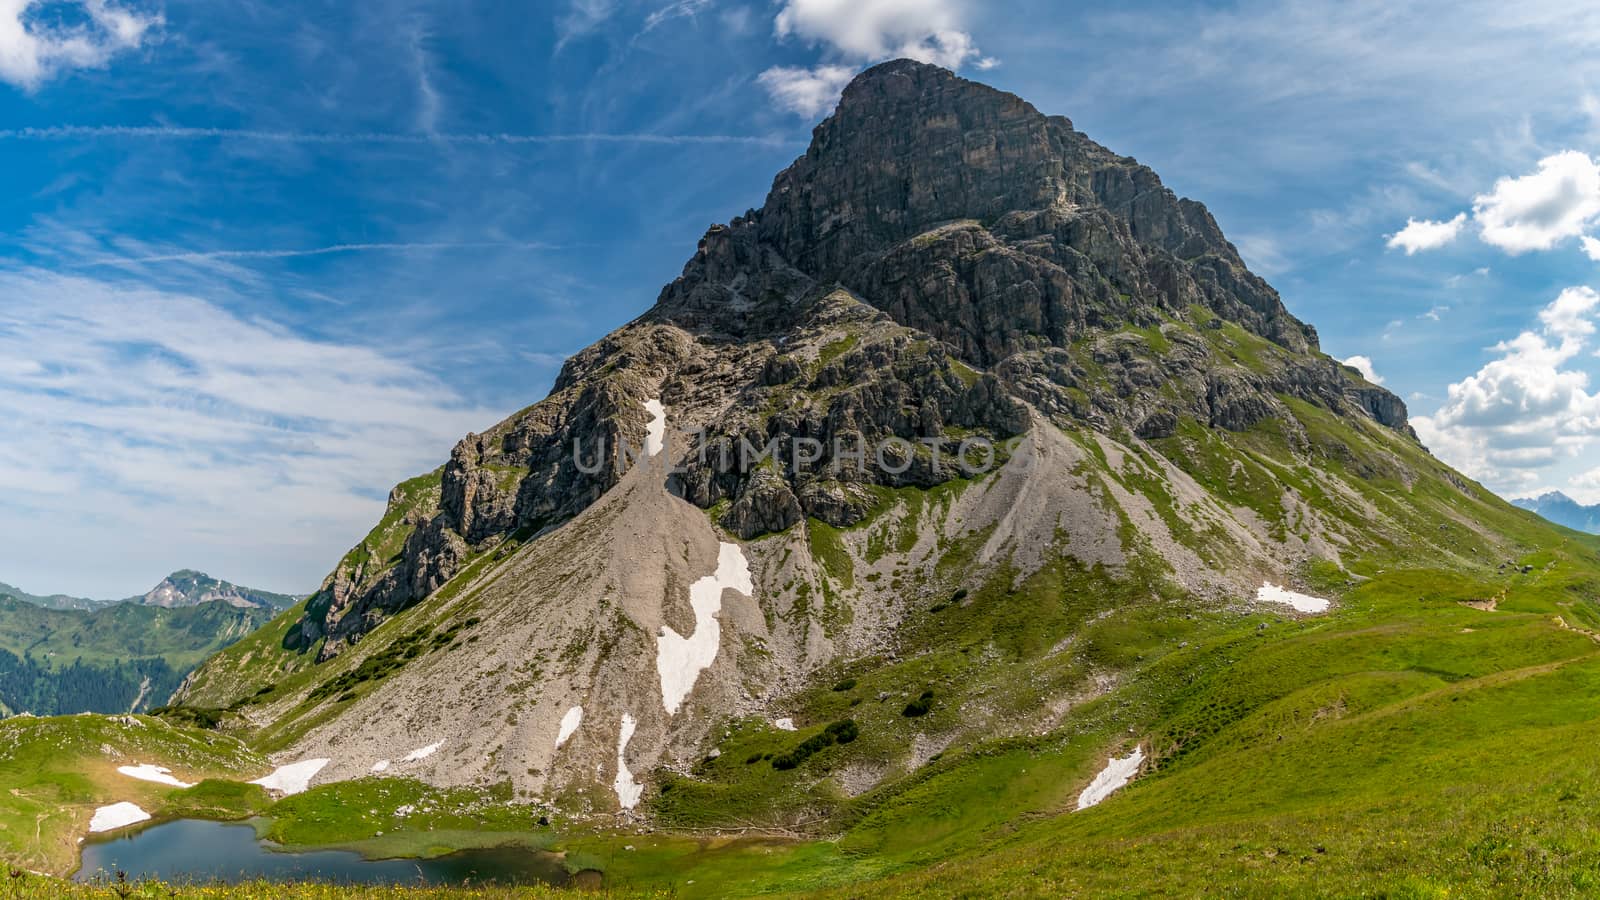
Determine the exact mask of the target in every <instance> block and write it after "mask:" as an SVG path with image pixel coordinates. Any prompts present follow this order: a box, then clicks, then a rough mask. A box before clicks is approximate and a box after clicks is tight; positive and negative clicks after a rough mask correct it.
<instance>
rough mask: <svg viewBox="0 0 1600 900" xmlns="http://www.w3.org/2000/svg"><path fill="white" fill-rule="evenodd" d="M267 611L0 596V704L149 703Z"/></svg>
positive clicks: (26, 707) (161, 699) (81, 706)
mask: <svg viewBox="0 0 1600 900" xmlns="http://www.w3.org/2000/svg"><path fill="white" fill-rule="evenodd" d="M270 615H271V612H270V611H268V610H263V609H241V608H238V607H234V606H231V605H229V604H227V603H221V602H217V603H203V604H200V605H198V606H190V607H183V608H179V609H163V608H160V607H150V606H141V605H137V604H132V603H118V604H113V605H111V606H105V607H101V608H98V609H94V610H58V609H46V608H43V607H40V606H36V605H34V604H32V603H28V602H25V601H22V600H18V599H16V598H13V597H7V596H0V703H3V704H4V705H5V708H6V709H7V710H9V711H12V712H31V713H34V714H37V715H57V714H70V713H75V712H127V711H130V710H133V709H135V708H136V707H137V708H138V709H140V710H144V709H150V708H152V707H155V706H159V705H161V704H162V703H165V702H166V701H167V698H168V697H170V696H171V695H172V692H173V691H174V690H176V689H177V687H178V685H179V683H180V682H181V681H182V680H183V677H184V675H185V674H186V673H188V672H189V671H190V670H191V669H193V668H194V667H195V666H197V665H199V664H200V662H201V661H202V660H204V659H206V658H207V657H209V656H210V655H211V654H213V653H215V652H217V651H218V650H220V649H222V648H224V647H226V646H228V645H229V644H231V643H233V642H234V641H236V640H238V639H240V638H241V637H244V636H245V635H247V634H249V633H250V632H252V631H254V630H255V629H256V628H257V627H258V626H259V625H260V624H261V623H262V622H264V621H266V619H267V618H268V617H269V616H270Z"/></svg>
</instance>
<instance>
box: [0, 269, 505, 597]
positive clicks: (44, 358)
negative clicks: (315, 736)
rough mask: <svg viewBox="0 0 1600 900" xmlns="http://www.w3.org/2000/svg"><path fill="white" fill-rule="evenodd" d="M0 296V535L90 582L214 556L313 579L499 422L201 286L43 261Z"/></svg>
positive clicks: (380, 362) (247, 572)
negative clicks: (404, 493) (236, 308)
mask: <svg viewBox="0 0 1600 900" xmlns="http://www.w3.org/2000/svg"><path fill="white" fill-rule="evenodd" d="M0 293H3V294H4V296H5V297H6V298H7V302H6V304H5V305H4V307H3V308H0V359H4V360H5V361H6V363H5V365H3V366H0V419H3V420H4V421H5V422H6V423H7V427H6V428H5V429H4V430H3V431H0V492H3V494H4V500H3V501H0V508H4V509H5V510H6V514H5V515H0V540H3V541H4V542H5V545H6V546H7V547H8V550H9V551H10V552H13V553H15V554H17V556H18V558H19V559H30V560H35V561H36V562H35V564H36V565H38V566H42V567H43V568H44V569H46V570H48V569H50V568H52V567H53V568H54V569H55V570H56V571H59V572H68V571H72V572H75V573H77V575H75V577H77V578H80V579H83V580H81V581H79V582H78V583H79V584H80V585H82V587H81V588H80V589H88V588H93V587H95V586H100V587H101V588H102V592H103V593H106V594H107V595H110V596H115V595H116V594H115V591H116V590H124V588H125V584H124V582H125V581H126V579H127V577H128V576H127V574H126V573H127V572H130V571H133V572H143V573H145V574H146V575H147V576H149V575H153V576H154V577H159V575H160V573H161V572H163V571H165V570H166V569H171V568H174V567H181V566H186V565H205V566H211V567H215V568H218V569H220V570H223V571H227V572H228V573H230V577H234V578H238V579H241V580H246V581H250V582H252V583H261V584H265V585H268V586H273V587H280V588H283V589H285V590H296V591H304V590H307V589H309V588H310V587H313V586H314V585H309V584H306V583H304V581H305V579H306V578H307V577H308V576H307V575H306V573H308V572H316V571H320V570H322V569H325V568H326V567H327V566H328V565H330V564H331V562H332V561H333V558H334V557H336V556H337V555H338V553H339V552H341V551H340V549H339V548H342V547H344V546H346V545H348V544H349V543H351V542H352V540H353V539H354V538H356V537H358V536H359V535H360V534H362V533H363V532H364V530H365V529H366V528H367V527H369V526H370V524H371V522H372V521H375V517H376V516H377V515H378V514H379V512H380V511H381V507H382V500H381V496H382V492H383V491H384V490H385V489H386V487H387V485H389V484H392V483H394V482H396V481H398V480H400V479H401V478H404V477H408V476H410V475H414V474H417V473H419V472H422V471H426V470H428V469H431V468H432V467H434V466H435V465H437V464H438V462H439V461H440V460H441V459H443V458H445V456H446V455H447V454H448V451H449V448H450V446H451V445H452V444H453V443H454V442H455V441H456V440H457V439H458V438H459V437H460V435H462V434H465V433H467V432H468V431H471V430H474V429H481V428H483V427H484V426H486V425H488V424H490V423H492V422H494V421H495V420H496V419H497V418H499V413H498V412H497V411H494V410H489V409H484V408H481V407H478V406H476V405H474V404H472V403H470V402H469V401H467V400H465V399H464V398H463V397H462V396H461V395H460V394H458V393H457V392H456V391H455V390H453V389H452V388H450V387H448V386H446V385H445V384H444V383H443V382H441V381H440V380H439V379H438V378H437V377H435V376H434V375H432V374H431V373H430V372H428V371H427V370H425V369H423V368H421V367H420V366H418V365H417V364H416V363H414V362H412V361H411V360H410V359H409V358H407V357H403V356H396V355H390V354H389V353H386V352H384V351H382V350H379V349H377V348H376V347H373V346H367V345H363V344H361V343H358V342H354V341H349V340H345V341H329V340H313V339H309V338H306V337H304V336H302V335H300V334H298V333H296V332H295V331H293V330H291V329H289V328H287V327H285V326H282V325H279V324H276V323H274V322H272V321H269V320H266V319H261V318H253V317H246V316H241V315H239V314H238V313H235V312H232V311H230V310H229V309H227V308H225V307H223V306H220V305H218V304H217V303H215V302H212V301H210V300H206V299H201V298H199V297H196V296H190V295H186V294H181V293H173V292H169V291H161V290H155V289H150V288H147V287H140V286H134V285H127V284H122V283H117V282H111V281H106V280H101V279H94V278H86V277H76V276H64V275H60V274H55V273H49V272H44V271H38V270H10V271H0ZM39 522H45V523H49V527H47V528H41V527H39V526H38V524H37V523H39ZM66 535H71V538H70V539H64V536H66ZM74 547H94V548H95V559H94V565H93V567H92V568H94V569H95V571H94V572H93V573H85V572H84V562H83V560H82V559H81V558H80V559H78V560H77V561H76V562H74V561H73V560H72V556H73V555H74V553H75V552H76V551H74V550H73V548H74ZM174 548H181V549H179V550H176V551H175V549H174ZM177 554H181V555H182V556H183V557H184V558H182V559H180V558H178V555H177ZM102 567H103V568H104V569H105V570H107V572H102V571H101V569H102ZM108 572H114V573H116V574H115V575H111V574H108ZM311 577H315V576H311ZM97 578H98V579H101V580H98V581H97V580H96V579H97Z"/></svg>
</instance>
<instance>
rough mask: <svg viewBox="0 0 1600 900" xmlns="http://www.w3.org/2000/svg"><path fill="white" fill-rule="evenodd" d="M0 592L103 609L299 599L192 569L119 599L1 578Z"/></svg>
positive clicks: (263, 604)
mask: <svg viewBox="0 0 1600 900" xmlns="http://www.w3.org/2000/svg"><path fill="white" fill-rule="evenodd" d="M0 596H8V597H13V598H15V599H17V600H21V601H22V602H24V603H31V604H33V605H34V606H42V607H44V608H45V609H84V610H88V609H104V608H105V607H107V606H111V605H113V604H116V603H137V604H139V605H141V606H163V607H166V608H168V609H175V608H178V607H182V606H198V605H200V604H202V603H210V602H212V601H214V600H220V601H222V602H224V603H227V604H228V605H229V606H235V607H239V608H241V609H271V610H284V609H288V608H289V607H291V606H293V605H295V604H296V603H298V602H299V601H300V598H299V597H292V596H290V595H288V594H275V593H273V592H272V591H263V590H258V589H256V588H251V587H243V586H241V585H237V584H233V583H232V582H228V581H223V580H221V579H219V578H212V577H211V576H210V575H207V574H206V573H204V572H200V571H197V570H194V569H180V570H178V571H176V572H173V573H172V574H171V575H168V576H167V577H166V578H163V579H162V580H161V583H160V584H158V585H156V586H155V587H153V588H151V589H150V590H148V591H146V592H145V593H143V594H136V595H134V596H132V597H126V598H124V599H122V600H91V599H89V598H87V597H73V596H70V595H68V594H48V595H41V594H30V593H28V592H27V591H24V590H23V589H21V588H19V587H13V586H12V585H9V584H6V583H5V582H0Z"/></svg>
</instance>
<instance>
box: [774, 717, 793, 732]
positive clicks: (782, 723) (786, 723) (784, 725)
mask: <svg viewBox="0 0 1600 900" xmlns="http://www.w3.org/2000/svg"><path fill="white" fill-rule="evenodd" d="M772 727H773V728H776V729H778V730H779V731H795V730H796V728H795V727H794V720H793V719H774V720H772Z"/></svg>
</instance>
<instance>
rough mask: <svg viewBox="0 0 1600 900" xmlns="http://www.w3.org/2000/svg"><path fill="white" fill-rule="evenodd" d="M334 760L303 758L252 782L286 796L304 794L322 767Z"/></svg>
mask: <svg viewBox="0 0 1600 900" xmlns="http://www.w3.org/2000/svg"><path fill="white" fill-rule="evenodd" d="M330 762H332V760H327V759H303V760H301V761H300V762H297V763H290V764H288V765H286V766H279V767H278V768H276V769H274V770H273V771H272V774H271V775H268V776H266V777H265V778H257V779H256V780H255V781H252V782H250V783H251V784H259V785H261V786H262V787H264V788H266V789H267V790H269V791H278V792H279V793H281V794H283V795H284V796H286V797H287V796H289V795H291V794H303V793H305V792H306V790H307V789H308V788H310V787H311V779H313V778H315V777H316V775H317V773H318V772H321V771H322V767H323V766H326V765H327V764H328V763H330Z"/></svg>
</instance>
